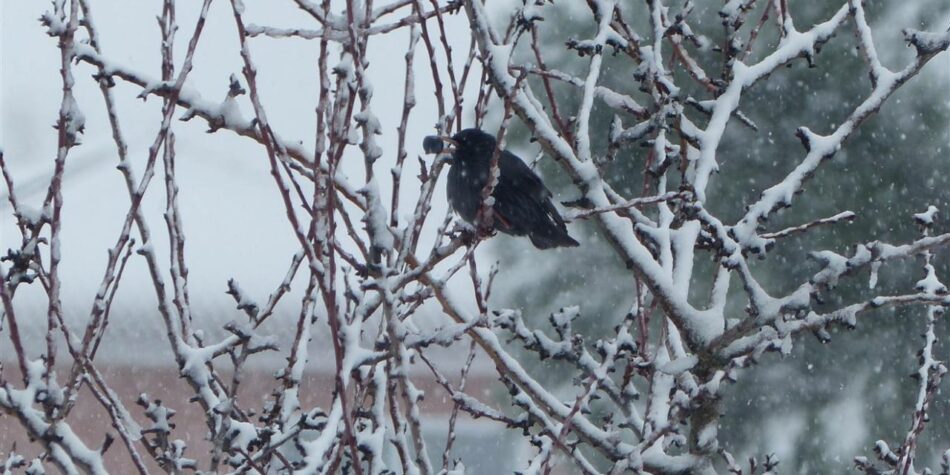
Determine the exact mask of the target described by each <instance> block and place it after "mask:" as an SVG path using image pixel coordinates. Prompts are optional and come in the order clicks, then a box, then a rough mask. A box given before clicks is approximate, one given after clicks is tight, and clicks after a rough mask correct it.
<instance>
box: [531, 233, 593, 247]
mask: <svg viewBox="0 0 950 475" xmlns="http://www.w3.org/2000/svg"><path fill="white" fill-rule="evenodd" d="M528 237H529V238H530V239H531V244H534V247H536V248H538V249H551V248H554V247H577V246H580V243H579V242H577V241H575V240H574V238H572V237H571V236H570V235H569V234H567V229H559V228H555V231H554V232H553V233H552V232H532V233H531V234H529V235H528Z"/></svg>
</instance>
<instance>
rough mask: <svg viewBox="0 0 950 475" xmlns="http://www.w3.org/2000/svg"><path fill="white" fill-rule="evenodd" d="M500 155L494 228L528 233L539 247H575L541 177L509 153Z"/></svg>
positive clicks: (495, 193)
mask: <svg viewBox="0 0 950 475" xmlns="http://www.w3.org/2000/svg"><path fill="white" fill-rule="evenodd" d="M499 158H500V159H499V168H500V171H501V176H500V177H499V180H498V184H497V185H496V186H495V192H494V193H493V196H494V197H495V206H494V210H495V214H496V216H497V218H496V223H495V227H496V228H497V229H499V230H501V231H503V232H506V233H509V234H515V235H525V234H527V235H528V236H529V237H530V238H531V242H532V243H534V245H535V246H537V247H539V248H541V249H547V248H551V247H557V246H576V245H577V241H575V240H574V239H572V238H571V237H570V236H569V235H568V234H567V226H565V224H564V220H563V219H562V218H561V215H560V213H558V211H557V208H555V207H554V203H552V202H551V191H550V190H548V189H547V187H545V186H544V183H542V182H541V178H540V177H538V175H537V174H535V173H534V171H532V170H531V169H530V168H529V167H528V166H527V165H526V164H525V163H524V162H522V161H521V159H520V158H518V157H517V156H515V155H514V154H512V153H509V152H505V153H504V154H502V156H501V157H499Z"/></svg>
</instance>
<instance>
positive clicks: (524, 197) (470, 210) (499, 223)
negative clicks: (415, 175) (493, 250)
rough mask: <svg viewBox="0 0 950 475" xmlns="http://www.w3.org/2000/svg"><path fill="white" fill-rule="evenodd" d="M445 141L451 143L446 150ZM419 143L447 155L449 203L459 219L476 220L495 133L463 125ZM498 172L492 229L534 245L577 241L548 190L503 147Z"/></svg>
mask: <svg viewBox="0 0 950 475" xmlns="http://www.w3.org/2000/svg"><path fill="white" fill-rule="evenodd" d="M445 144H448V145H449V146H450V147H451V148H450V149H448V150H444V148H445ZM422 146H423V149H425V151H426V152H427V153H440V152H443V151H447V152H448V153H450V154H451V156H452V159H451V160H450V162H449V163H450V165H451V168H450V169H449V178H448V180H449V181H448V184H447V185H446V187H447V188H446V191H447V193H448V197H449V204H450V205H452V209H454V210H455V212H456V213H458V214H459V216H461V217H462V219H464V220H465V221H468V222H469V223H472V224H477V223H476V221H477V219H478V211H479V209H480V208H481V206H482V190H483V189H484V187H485V183H487V182H488V174H489V169H490V164H491V158H492V154H494V152H495V147H496V141H495V137H492V136H491V135H490V134H488V133H485V132H483V131H482V130H480V129H465V130H463V131H461V132H459V133H457V134H455V135H453V136H452V138H448V137H436V136H429V137H426V138H425V140H423V143H422ZM498 171H499V172H500V174H499V176H498V183H497V184H496V185H495V188H494V190H493V191H492V197H493V198H494V205H493V206H492V217H493V223H492V227H493V228H494V229H497V230H498V231H501V232H503V233H505V234H511V235H513V236H524V235H527V236H528V238H530V239H531V243H532V244H534V246H535V247H537V248H538V249H550V248H553V247H561V246H565V247H573V246H577V245H578V243H577V241H575V240H574V239H573V238H571V236H569V235H568V234H567V227H566V226H565V225H564V219H562V218H561V215H560V214H558V211H557V209H556V208H555V207H554V204H553V203H551V192H550V191H548V189H547V188H546V187H545V186H544V183H542V182H541V178H539V177H538V175H536V174H535V173H534V172H533V171H531V169H530V168H528V166H527V165H525V163H524V162H523V161H521V159H520V158H518V157H517V156H516V155H514V154H513V153H511V152H509V151H507V150H503V151H501V153H500V155H499V156H498Z"/></svg>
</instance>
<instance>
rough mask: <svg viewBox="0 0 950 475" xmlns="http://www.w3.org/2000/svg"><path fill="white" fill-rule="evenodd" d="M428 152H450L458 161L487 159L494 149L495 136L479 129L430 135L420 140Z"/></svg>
mask: <svg viewBox="0 0 950 475" xmlns="http://www.w3.org/2000/svg"><path fill="white" fill-rule="evenodd" d="M422 148H423V149H425V151H426V152H428V153H437V154H450V155H452V157H453V159H454V160H458V161H460V162H477V161H480V160H488V159H489V158H491V155H492V153H494V151H495V137H492V136H491V134H488V133H486V132H483V131H482V130H481V129H474V128H473V129H465V130H463V131H461V132H459V133H457V134H455V135H453V136H452V137H445V136H442V137H439V136H435V135H430V136H428V137H426V138H425V139H424V140H423V141H422Z"/></svg>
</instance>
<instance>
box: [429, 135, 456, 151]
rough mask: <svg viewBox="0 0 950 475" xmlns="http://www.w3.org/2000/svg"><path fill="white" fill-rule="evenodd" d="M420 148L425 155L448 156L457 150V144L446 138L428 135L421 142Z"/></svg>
mask: <svg viewBox="0 0 950 475" xmlns="http://www.w3.org/2000/svg"><path fill="white" fill-rule="evenodd" d="M446 145H448V147H446ZM422 148H423V150H425V151H426V153H434V154H438V155H449V154H451V153H452V152H454V151H455V149H456V148H458V142H456V141H455V140H452V139H451V138H449V137H446V136H436V135H430V136H428V137H426V138H425V139H423V140H422Z"/></svg>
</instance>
